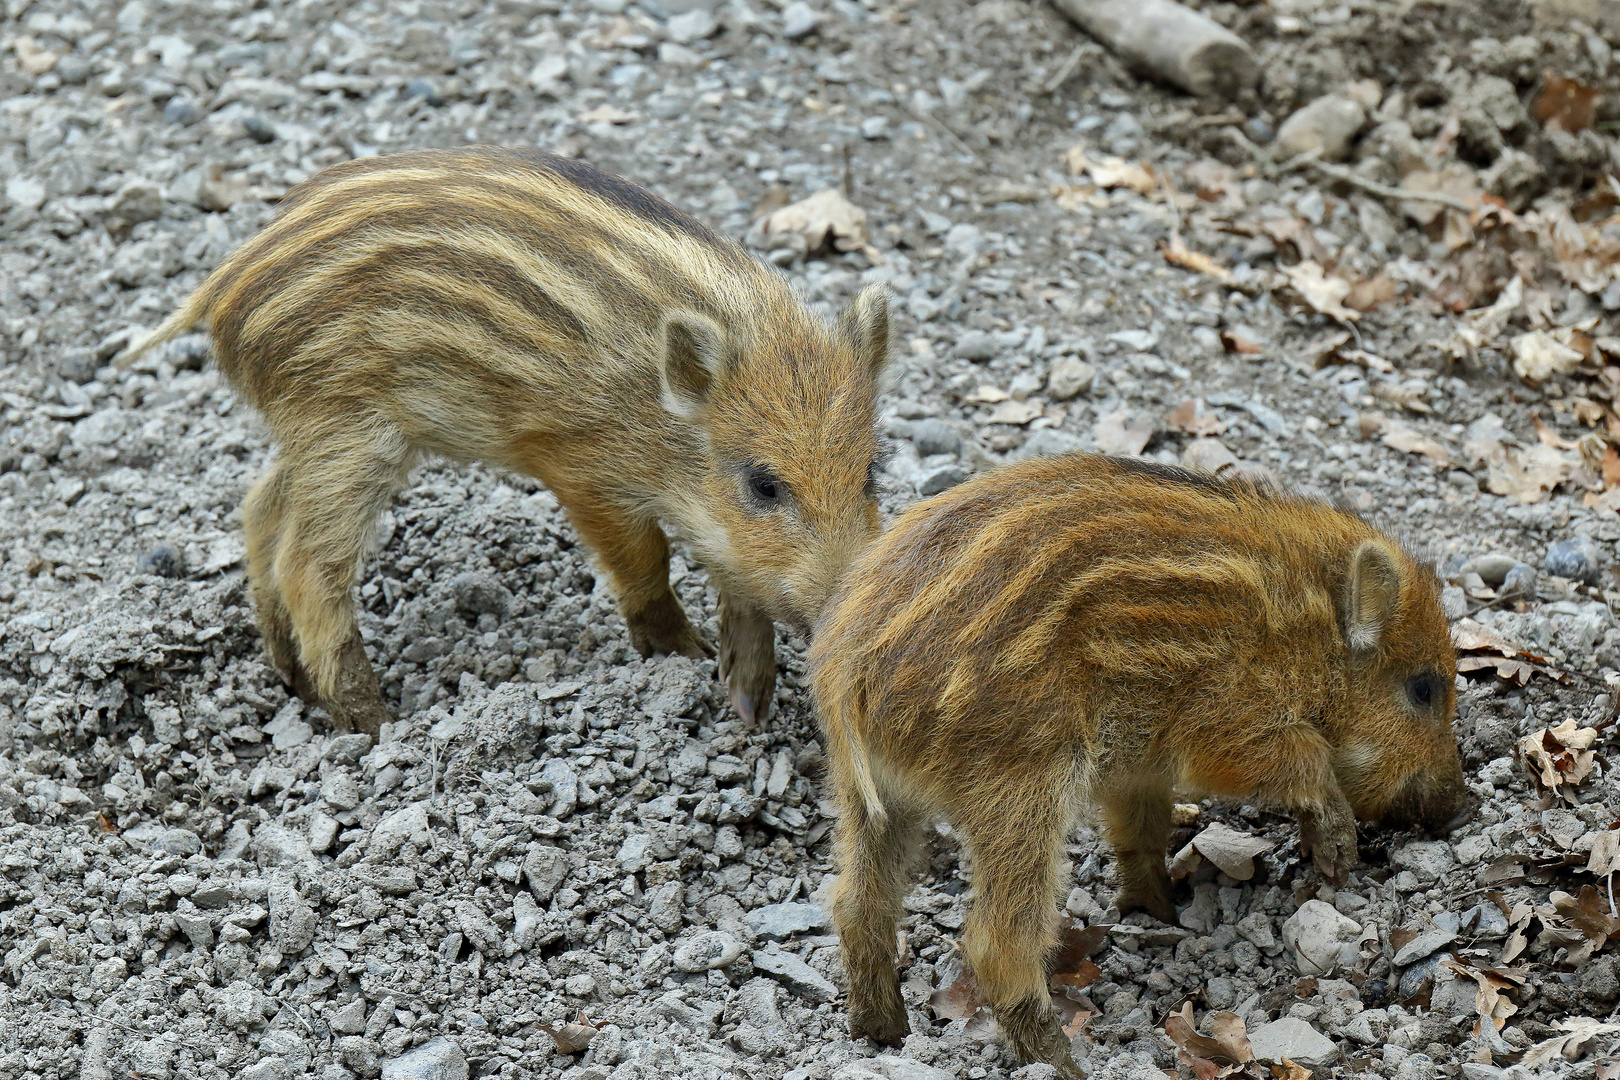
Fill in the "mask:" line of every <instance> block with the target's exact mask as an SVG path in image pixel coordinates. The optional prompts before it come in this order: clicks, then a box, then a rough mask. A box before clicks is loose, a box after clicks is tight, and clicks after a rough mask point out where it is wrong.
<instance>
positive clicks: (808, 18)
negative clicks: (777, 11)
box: [782, 0, 821, 41]
mask: <svg viewBox="0 0 1620 1080" xmlns="http://www.w3.org/2000/svg"><path fill="white" fill-rule="evenodd" d="M820 25H821V13H820V12H818V11H816V9H815V8H813V7H811V6H810V5H809V4H807V3H805V2H804V0H793V3H791V4H789V5H788V6H787V7H785V8H783V9H782V36H783V37H785V38H787V39H788V40H789V41H797V40H798V39H799V38H802V37H805V36H807V35H809V34H810V33H812V32H813V31H815V29H816V28H817V27H819V26H820Z"/></svg>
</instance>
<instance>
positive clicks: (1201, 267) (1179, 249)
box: [1159, 232, 1232, 282]
mask: <svg viewBox="0 0 1620 1080" xmlns="http://www.w3.org/2000/svg"><path fill="white" fill-rule="evenodd" d="M1159 251H1160V252H1162V253H1163V255H1164V261H1165V262H1167V263H1169V264H1170V265H1172V266H1180V267H1183V268H1184V269H1187V270H1194V271H1196V272H1198V273H1200V274H1203V275H1205V276H1206V277H1212V278H1214V279H1215V280H1216V281H1221V282H1226V281H1231V280H1232V272H1231V271H1230V270H1228V269H1227V268H1226V267H1224V266H1222V265H1221V264H1220V263H1218V262H1216V261H1215V259H1214V258H1213V257H1211V256H1209V255H1205V254H1204V253H1203V252H1201V251H1193V250H1191V249H1190V248H1188V247H1187V245H1186V244H1184V243H1182V240H1181V234H1180V233H1177V232H1173V233H1171V234H1170V241H1169V243H1162V244H1160V245H1159Z"/></svg>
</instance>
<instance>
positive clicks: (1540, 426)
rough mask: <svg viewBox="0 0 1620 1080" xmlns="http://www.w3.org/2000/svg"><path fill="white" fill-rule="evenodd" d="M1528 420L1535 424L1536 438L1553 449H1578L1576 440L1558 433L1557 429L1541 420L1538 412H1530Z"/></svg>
mask: <svg viewBox="0 0 1620 1080" xmlns="http://www.w3.org/2000/svg"><path fill="white" fill-rule="evenodd" d="M1530 422H1531V423H1532V424H1534V425H1535V426H1536V438H1538V439H1540V440H1541V441H1542V442H1543V443H1545V444H1547V445H1548V446H1550V447H1552V448H1553V449H1555V450H1578V449H1580V445H1581V444H1580V442H1579V441H1578V440H1573V439H1566V438H1564V437H1563V436H1562V435H1560V434H1558V429H1557V428H1555V427H1553V426H1552V425H1551V424H1549V423H1547V422H1546V421H1545V420H1543V419H1542V418H1541V417H1540V415H1539V414H1537V413H1531V414H1530Z"/></svg>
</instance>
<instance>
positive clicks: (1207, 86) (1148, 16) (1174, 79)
mask: <svg viewBox="0 0 1620 1080" xmlns="http://www.w3.org/2000/svg"><path fill="white" fill-rule="evenodd" d="M1052 5H1053V6H1054V7H1056V8H1057V9H1058V10H1059V11H1061V12H1062V13H1063V14H1064V15H1066V16H1068V18H1069V19H1070V20H1071V21H1073V22H1074V23H1075V24H1077V25H1078V26H1079V27H1080V28H1081V29H1082V30H1084V31H1085V32H1086V33H1088V34H1090V35H1091V36H1092V37H1094V38H1096V39H1097V40H1098V41H1100V42H1102V43H1103V44H1104V45H1106V46H1108V48H1110V49H1111V50H1113V51H1114V53H1116V54H1117V55H1118V56H1119V57H1120V58H1121V59H1123V60H1125V61H1126V62H1127V63H1129V64H1131V65H1133V66H1135V67H1137V68H1140V69H1141V70H1143V71H1145V72H1147V73H1148V74H1149V75H1152V76H1153V77H1154V78H1157V79H1160V80H1162V81H1164V82H1167V83H1170V84H1171V85H1172V86H1178V87H1180V88H1181V89H1183V90H1185V91H1187V92H1188V93H1192V94H1198V95H1201V96H1202V95H1207V94H1219V95H1221V96H1222V97H1227V98H1235V97H1238V96H1239V95H1240V94H1242V93H1243V92H1244V91H1246V90H1248V89H1250V88H1251V87H1253V86H1255V85H1256V84H1257V83H1259V81H1260V65H1259V63H1258V62H1257V61H1256V60H1255V58H1254V53H1252V52H1250V51H1249V46H1248V44H1247V43H1246V42H1245V41H1244V40H1243V39H1242V38H1240V37H1238V36H1237V35H1236V34H1234V33H1232V31H1230V30H1228V29H1226V27H1224V26H1222V25H1221V24H1220V23H1218V22H1216V21H1215V20H1213V19H1211V18H1209V17H1208V16H1205V15H1202V14H1200V13H1198V12H1196V11H1193V10H1191V9H1190V8H1185V7H1182V6H1181V5H1180V4H1178V3H1175V0H1052Z"/></svg>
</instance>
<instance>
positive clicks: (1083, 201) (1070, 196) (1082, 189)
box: [1052, 184, 1110, 211]
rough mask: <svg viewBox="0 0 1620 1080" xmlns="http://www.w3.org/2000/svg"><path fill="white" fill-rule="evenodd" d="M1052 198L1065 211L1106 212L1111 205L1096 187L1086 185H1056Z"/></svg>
mask: <svg viewBox="0 0 1620 1080" xmlns="http://www.w3.org/2000/svg"><path fill="white" fill-rule="evenodd" d="M1052 198H1053V199H1054V200H1055V201H1056V202H1057V204H1058V205H1059V206H1060V207H1062V208H1063V209H1065V210H1070V211H1074V210H1080V209H1085V208H1089V209H1092V210H1106V209H1108V207H1109V205H1110V203H1109V202H1108V196H1107V195H1105V194H1103V192H1101V191H1100V190H1098V189H1097V188H1095V187H1091V186H1089V185H1085V184H1056V185H1053V188H1052Z"/></svg>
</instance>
